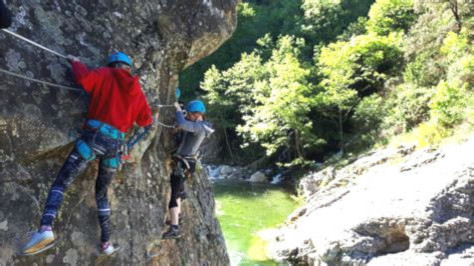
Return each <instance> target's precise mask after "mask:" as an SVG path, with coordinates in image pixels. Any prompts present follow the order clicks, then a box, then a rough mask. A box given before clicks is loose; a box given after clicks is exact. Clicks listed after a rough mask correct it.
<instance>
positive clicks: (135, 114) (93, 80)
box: [0, 0, 153, 132]
mask: <svg viewBox="0 0 474 266" xmlns="http://www.w3.org/2000/svg"><path fill="white" fill-rule="evenodd" d="M0 1H1V0H0ZM72 70H73V72H74V76H75V78H76V81H77V83H79V84H80V85H82V87H83V88H84V90H85V91H86V92H87V93H89V94H90V95H91V100H90V103H89V109H88V114H87V117H88V118H89V119H95V120H99V121H101V122H104V123H107V124H109V125H111V126H114V127H115V128H117V129H118V130H120V131H122V132H127V131H128V130H129V129H130V128H131V127H132V126H133V123H134V122H136V123H137V124H138V125H139V126H141V127H144V126H148V125H150V124H151V123H152V122H153V118H152V114H151V108H150V106H149V105H148V102H147V100H146V97H145V94H143V91H142V89H141V86H140V83H139V81H138V77H134V76H132V75H131V74H130V73H129V72H127V71H126V70H123V69H118V68H110V67H102V68H98V69H94V70H89V69H87V67H86V66H85V65H84V64H82V63H81V62H78V61H74V62H73V63H72Z"/></svg>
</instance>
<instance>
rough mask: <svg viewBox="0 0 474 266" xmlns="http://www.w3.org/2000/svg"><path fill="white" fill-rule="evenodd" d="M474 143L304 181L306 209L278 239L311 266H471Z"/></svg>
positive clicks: (277, 247) (376, 158) (286, 253)
mask: <svg viewBox="0 0 474 266" xmlns="http://www.w3.org/2000/svg"><path fill="white" fill-rule="evenodd" d="M473 150H474V136H473V137H471V138H470V139H469V140H468V141H467V142H465V143H462V144H451V145H449V146H445V147H443V148H441V149H439V150H430V149H425V150H420V151H413V149H412V148H410V149H408V150H407V149H405V148H400V149H387V150H382V151H379V152H376V153H374V154H371V155H368V156H364V157H362V158H360V159H359V160H357V161H355V162H354V163H353V164H351V165H348V166H346V167H344V168H342V169H338V170H336V169H329V170H328V171H321V172H319V174H311V175H308V176H307V177H305V178H304V179H305V180H304V182H303V183H302V184H304V186H302V187H301V189H304V190H306V189H308V190H307V191H305V192H304V193H303V194H304V195H305V196H306V204H305V205H304V206H303V207H301V208H300V209H298V210H297V211H295V212H294V213H293V214H292V215H291V216H290V218H289V219H288V220H287V224H286V226H284V227H282V228H281V229H280V230H279V233H277V234H276V236H275V237H274V239H273V242H272V244H271V245H270V246H271V249H272V250H273V252H274V256H275V257H276V258H279V259H285V260H291V261H294V262H297V263H304V264H310V265H433V266H434V265H471V264H472V262H474V252H473V248H474V245H473V243H474V234H473V228H474V227H473V226H474V216H473V213H474V206H473V204H472V202H474V182H473V177H474V157H473V156H472V151H473Z"/></svg>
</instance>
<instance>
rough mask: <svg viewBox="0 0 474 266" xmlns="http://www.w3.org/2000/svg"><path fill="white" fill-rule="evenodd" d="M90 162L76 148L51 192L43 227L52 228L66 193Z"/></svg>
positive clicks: (44, 212) (44, 214)
mask: <svg viewBox="0 0 474 266" xmlns="http://www.w3.org/2000/svg"><path fill="white" fill-rule="evenodd" d="M88 162H89V160H87V159H85V158H84V157H83V156H81V155H80V154H79V152H78V151H77V149H76V148H75V149H74V150H73V151H72V152H71V153H70V154H69V156H68V158H67V159H66V162H65V163H64V165H63V167H62V168H61V170H60V171H59V173H58V175H57V177H56V180H55V181H54V183H53V185H52V186H51V189H50V190H49V194H48V198H47V199H46V206H45V208H44V211H43V216H42V218H41V226H42V227H43V228H44V227H51V226H52V224H53V222H54V219H55V218H56V215H57V212H58V210H59V207H60V206H61V203H62V201H63V198H64V193H65V192H66V189H67V188H68V187H69V185H70V184H71V183H72V182H73V181H74V179H75V178H76V177H77V176H78V175H79V174H80V173H81V172H82V171H83V170H84V169H85V168H86V166H87V163H88Z"/></svg>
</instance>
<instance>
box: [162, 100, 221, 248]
mask: <svg viewBox="0 0 474 266" xmlns="http://www.w3.org/2000/svg"><path fill="white" fill-rule="evenodd" d="M175 107H176V122H177V124H178V127H179V128H180V129H181V130H183V131H184V136H183V138H182V141H181V144H180V145H179V148H178V151H177V152H176V155H175V156H174V166H173V172H172V174H171V178H170V183H171V199H170V203H169V209H170V218H171V221H170V227H169V229H168V230H167V231H166V232H165V233H163V238H164V239H167V238H177V237H179V235H180V233H179V213H180V210H181V208H180V203H181V199H183V198H184V197H185V193H184V182H185V180H186V178H187V177H189V176H191V175H192V174H193V173H194V170H195V167H196V160H197V158H196V157H197V152H198V150H199V147H200V146H201V143H202V142H203V140H204V139H205V138H206V137H208V136H209V135H210V134H211V133H212V132H214V130H213V129H212V126H211V125H210V123H209V122H207V121H204V113H205V112H206V108H205V106H204V103H203V102H202V101H199V100H195V101H191V102H189V103H188V105H187V107H186V110H187V115H186V118H185V117H184V115H183V112H182V110H181V106H180V105H179V103H175Z"/></svg>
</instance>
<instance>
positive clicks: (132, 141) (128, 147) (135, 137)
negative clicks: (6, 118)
mask: <svg viewBox="0 0 474 266" xmlns="http://www.w3.org/2000/svg"><path fill="white" fill-rule="evenodd" d="M2 31H3V32H5V33H8V34H10V35H12V36H14V37H16V38H18V39H20V40H23V41H25V42H27V43H29V44H31V45H34V46H36V47H38V48H40V49H43V50H44V51H46V52H49V53H51V54H54V55H56V56H59V57H61V58H64V59H66V60H67V59H68V57H67V56H65V55H63V54H60V53H58V52H56V51H54V50H51V49H49V48H47V47H45V46H43V45H41V44H39V43H36V42H34V41H32V40H30V39H28V38H26V37H23V36H21V35H19V34H17V33H14V32H12V31H9V30H7V29H2ZM0 72H1V73H4V74H7V75H10V76H14V77H17V78H21V79H25V80H28V81H32V82H37V83H40V84H43V85H46V86H51V87H56V88H60V89H65V90H71V91H78V92H82V91H83V90H81V89H79V88H74V87H69V86H64V85H59V84H55V83H52V82H48V81H42V80H39V79H35V78H31V77H27V76H25V75H21V74H17V73H14V72H11V71H8V70H5V69H2V68H0ZM175 95H176V97H177V98H179V96H180V95H181V91H180V90H179V89H178V88H177V89H176V91H175ZM158 107H159V108H165V107H174V105H172V104H159V105H158ZM154 123H156V124H157V125H160V126H162V127H165V128H175V126H174V125H167V124H164V123H162V122H160V121H155V122H154ZM149 130H150V128H147V129H145V130H144V131H143V132H140V133H137V134H134V135H133V136H132V137H131V138H130V140H129V141H128V142H127V143H126V145H124V147H123V148H122V153H123V154H126V155H128V152H129V150H131V149H132V148H133V146H134V145H136V144H137V143H138V142H139V141H140V140H141V139H142V138H143V137H144V136H145V135H146V134H147V133H148V131H149ZM125 157H126V156H125Z"/></svg>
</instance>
